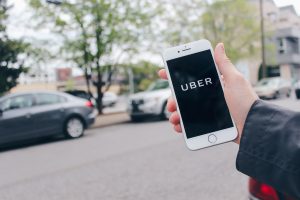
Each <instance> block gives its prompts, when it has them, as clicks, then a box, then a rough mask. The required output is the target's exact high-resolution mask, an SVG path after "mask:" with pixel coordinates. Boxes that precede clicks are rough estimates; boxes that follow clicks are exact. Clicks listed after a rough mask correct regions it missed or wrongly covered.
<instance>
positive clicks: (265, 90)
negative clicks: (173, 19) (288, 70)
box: [254, 77, 292, 99]
mask: <svg viewBox="0 0 300 200" xmlns="http://www.w3.org/2000/svg"><path fill="white" fill-rule="evenodd" d="M254 90H255V92H256V93H257V95H258V96H259V97H260V98H266V99H277V98H279V97H281V96H286V97H289V96H290V95H291V91H292V85H291V82H290V81H287V80H285V79H282V78H280V77H274V78H264V79H262V80H260V81H259V82H258V83H257V84H256V86H255V87H254Z"/></svg>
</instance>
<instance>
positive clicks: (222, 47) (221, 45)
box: [220, 43, 225, 52]
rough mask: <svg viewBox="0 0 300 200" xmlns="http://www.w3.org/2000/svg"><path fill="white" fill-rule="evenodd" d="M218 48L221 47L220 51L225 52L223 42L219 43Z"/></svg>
mask: <svg viewBox="0 0 300 200" xmlns="http://www.w3.org/2000/svg"><path fill="white" fill-rule="evenodd" d="M220 48H221V49H222V52H225V47H224V44H223V43H221V44H220Z"/></svg>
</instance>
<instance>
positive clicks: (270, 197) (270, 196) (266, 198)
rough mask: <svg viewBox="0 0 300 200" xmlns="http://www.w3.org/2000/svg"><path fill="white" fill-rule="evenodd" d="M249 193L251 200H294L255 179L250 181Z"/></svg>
mask: <svg viewBox="0 0 300 200" xmlns="http://www.w3.org/2000/svg"><path fill="white" fill-rule="evenodd" d="M249 193H250V195H249V199H250V200H294V199H293V198H291V197H288V196H287V195H285V194H282V193H280V192H278V191H276V190H275V189H274V188H272V187H271V186H269V185H267V184H264V183H261V182H259V181H257V180H255V179H254V178H250V179H249Z"/></svg>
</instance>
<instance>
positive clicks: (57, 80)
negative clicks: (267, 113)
mask: <svg viewBox="0 0 300 200" xmlns="http://www.w3.org/2000/svg"><path fill="white" fill-rule="evenodd" d="M299 15H300V1H298V0H227V1H221V0H185V1H178V0H176V1H175V0H130V1H129V0H0V163H1V165H0V177H1V178H0V199H1V200H2V199H12V200H15V199H22V200H27V199H28V200H29V199H30V200H34V199H45V200H48V199H49V200H52V199H76V200H77V199H78V200H79V199H80V200H81V199H85V200H86V199H173V200H174V199H208V200H209V199H231V200H232V199H236V200H238V199H239V200H240V199H261V200H272V199H274V200H279V199H290V198H289V197H287V196H285V195H284V194H281V193H280V192H278V191H276V190H275V189H274V188H271V187H269V186H267V185H265V184H264V183H260V182H258V181H257V180H254V179H249V177H246V176H245V175H243V174H241V173H239V172H237V171H236V169H235V158H236V154H237V151H238V146H237V145H234V144H231V143H229V144H224V145H219V146H216V147H213V148H208V149H204V150H201V151H196V152H190V151H188V150H187V148H186V147H185V145H184V141H183V138H182V136H181V135H176V134H173V132H174V131H173V129H172V127H171V126H170V125H169V124H168V121H167V119H168V117H169V113H168V111H167V110H166V102H167V99H168V97H169V96H171V92H170V89H169V86H168V83H167V82H166V81H163V80H159V78H158V76H157V71H158V70H159V68H160V67H163V62H162V59H161V56H160V53H161V52H162V50H163V49H164V48H167V47H170V46H173V45H178V44H182V43H186V42H191V41H194V40H199V39H201V38H206V39H208V40H210V41H211V42H212V44H213V45H216V44H217V43H218V42H224V44H225V47H226V51H227V53H228V55H229V57H230V58H231V59H232V62H233V63H234V64H235V65H236V67H237V68H238V70H239V71H240V72H242V74H243V75H244V77H245V78H246V79H248V80H249V81H250V82H251V84H252V85H253V87H254V89H255V91H256V92H257V94H258V95H259V96H260V97H261V98H262V99H265V100H267V101H270V102H272V103H275V104H278V105H281V106H284V107H287V108H290V109H293V110H298V111H299V110H300V101H299V100H298V99H300V82H299V80H300V16H299Z"/></svg>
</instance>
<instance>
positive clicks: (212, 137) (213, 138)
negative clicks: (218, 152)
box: [208, 134, 217, 143]
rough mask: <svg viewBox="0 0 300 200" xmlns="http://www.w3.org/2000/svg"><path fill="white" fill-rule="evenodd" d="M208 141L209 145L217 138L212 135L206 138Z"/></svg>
mask: <svg viewBox="0 0 300 200" xmlns="http://www.w3.org/2000/svg"><path fill="white" fill-rule="evenodd" d="M208 141H209V142H210V143H215V142H216V141H217V137H216V136H215V135H214V134H211V135H209V136H208Z"/></svg>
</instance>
